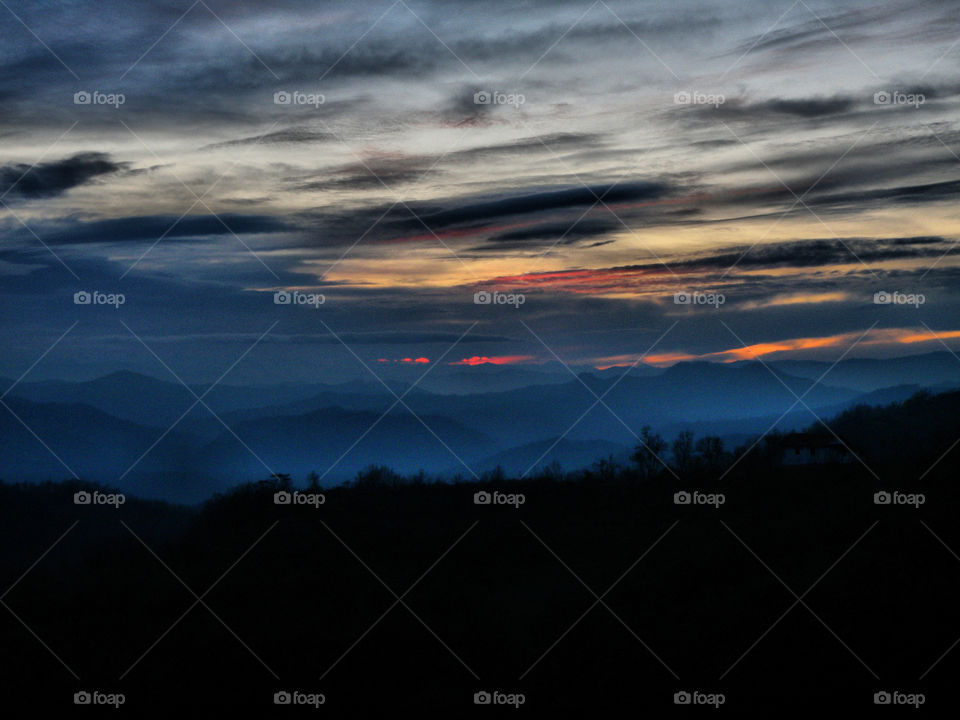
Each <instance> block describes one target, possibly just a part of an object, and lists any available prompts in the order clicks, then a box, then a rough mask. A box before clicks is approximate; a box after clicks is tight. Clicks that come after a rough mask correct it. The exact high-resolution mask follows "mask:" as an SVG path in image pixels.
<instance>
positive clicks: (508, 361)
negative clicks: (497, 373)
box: [450, 355, 534, 366]
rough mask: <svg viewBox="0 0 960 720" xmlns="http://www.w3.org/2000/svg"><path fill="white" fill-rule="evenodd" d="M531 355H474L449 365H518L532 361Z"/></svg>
mask: <svg viewBox="0 0 960 720" xmlns="http://www.w3.org/2000/svg"><path fill="white" fill-rule="evenodd" d="M533 359H534V357H533V355H495V356H494V357H487V356H486V355H483V356H480V355H474V356H473V357H469V358H463V359H462V360H458V361H457V362H452V363H450V364H451V365H471V366H472V365H518V364H521V363H525V362H529V361H531V360H533Z"/></svg>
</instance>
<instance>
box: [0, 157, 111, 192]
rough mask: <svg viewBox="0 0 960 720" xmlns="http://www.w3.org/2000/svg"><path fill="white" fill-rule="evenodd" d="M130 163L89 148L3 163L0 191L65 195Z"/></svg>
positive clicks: (0, 171) (0, 169)
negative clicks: (51, 158)
mask: <svg viewBox="0 0 960 720" xmlns="http://www.w3.org/2000/svg"><path fill="white" fill-rule="evenodd" d="M126 166H127V164H126V163H116V162H113V161H112V160H111V159H110V156H109V155H107V154H106V153H98V152H86V153H78V154H76V155H73V156H72V157H69V158H65V159H63V160H58V161H56V162H50V163H39V164H37V165H33V166H30V165H25V164H18V165H5V166H2V167H0V194H3V195H6V196H7V197H19V198H22V199H25V200H35V199H38V198H49V197H56V196H58V195H63V194H64V193H65V192H67V191H68V190H70V189H71V188H75V187H78V186H80V185H84V184H86V183H88V182H90V181H91V180H94V179H95V178H97V177H100V176H102V175H110V174H112V173H116V172H119V171H120V170H122V169H124V168H125V167H126Z"/></svg>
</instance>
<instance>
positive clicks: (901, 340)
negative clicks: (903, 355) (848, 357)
mask: <svg viewBox="0 0 960 720" xmlns="http://www.w3.org/2000/svg"><path fill="white" fill-rule="evenodd" d="M861 335H862V333H859V332H850V333H841V334H838V335H827V336H824V337H803V338H790V339H786V340H777V341H774V342H764V343H756V344H754V345H747V346H746V347H735V348H730V349H729V350H720V351H717V352H711V353H703V354H699V355H697V354H692V353H686V352H680V351H677V352H667V353H660V354H657V355H647V356H646V357H644V358H643V359H642V361H641V362H644V363H646V364H648V365H655V366H657V367H666V366H668V365H673V364H675V363H678V362H687V361H690V360H710V361H717V362H726V363H731V362H737V361H740V360H754V359H756V358H762V357H765V356H767V355H774V354H776V353H784V352H803V351H805V350H818V349H822V348H830V347H843V348H847V347H849V346H851V345H852V344H853V343H854V342H855V341H856V340H857V339H858V338H860V336H861ZM957 338H960V330H945V331H941V332H937V333H936V334H934V333H931V332H930V331H929V330H926V329H923V330H920V329H917V328H884V329H876V330H870V331H869V332H868V333H867V334H866V335H864V336H863V339H862V340H861V341H860V342H859V345H860V346H871V347H876V346H883V345H887V346H896V345H912V344H915V343H931V342H940V341H945V340H955V339H957ZM639 357H640V356H638V355H633V356H630V355H613V356H610V357H603V358H596V359H595V360H594V361H593V364H594V367H596V368H597V369H598V370H606V369H608V368H612V367H629V366H631V365H634V364H636V363H637V362H638V359H639Z"/></svg>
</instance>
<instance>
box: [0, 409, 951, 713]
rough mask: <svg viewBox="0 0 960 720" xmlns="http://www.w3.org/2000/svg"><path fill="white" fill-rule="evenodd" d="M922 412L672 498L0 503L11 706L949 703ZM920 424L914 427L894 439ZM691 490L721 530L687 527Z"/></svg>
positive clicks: (946, 521) (373, 482)
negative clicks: (845, 453) (809, 461)
mask: <svg viewBox="0 0 960 720" xmlns="http://www.w3.org/2000/svg"><path fill="white" fill-rule="evenodd" d="M938 397H941V396H938ZM911 402H912V403H927V405H925V406H922V407H921V406H920V405H915V406H911V405H910V403H911ZM933 402H940V403H943V402H947V401H945V400H943V399H942V398H941V399H937V398H933V399H931V398H926V399H923V398H921V399H920V400H915V401H909V402H908V403H905V404H902V405H898V406H896V407H895V408H890V409H888V410H887V411H885V412H886V414H880V413H879V411H877V412H866V411H860V412H859V414H857V413H856V412H855V413H851V414H849V415H847V416H845V417H841V418H838V419H837V421H836V423H835V426H836V427H837V428H841V427H844V428H846V429H847V431H848V432H849V433H850V434H851V435H854V436H855V435H856V434H857V433H858V432H860V433H861V434H864V439H863V441H862V443H861V447H863V446H864V445H867V446H868V445H869V444H870V443H869V442H867V440H869V439H870V438H872V439H873V440H874V441H876V442H875V444H874V446H873V447H866V449H865V450H864V453H869V454H868V455H866V457H864V458H863V459H864V460H865V462H866V464H867V466H865V465H864V464H861V463H860V462H856V461H852V462H844V463H835V464H829V465H817V466H807V467H787V466H784V465H782V464H779V463H778V462H777V461H776V459H775V458H771V457H770V456H768V455H765V454H764V452H763V450H764V448H766V447H767V446H766V445H762V446H761V447H760V448H759V449H758V450H757V451H755V452H753V453H751V454H750V456H748V458H747V459H746V460H745V461H743V462H741V463H739V464H738V465H737V467H736V469H735V470H734V471H733V472H731V473H729V474H726V476H725V477H723V479H722V480H720V479H718V478H719V475H721V474H722V473H720V472H715V471H711V470H710V469H709V468H708V467H706V466H704V465H703V464H697V463H695V462H694V463H692V464H690V465H689V467H686V468H684V470H685V474H683V475H682V476H681V477H680V478H679V479H675V478H674V477H672V476H671V475H670V474H669V473H667V472H666V471H660V472H653V473H650V474H649V477H646V478H644V477H643V474H642V473H641V472H640V471H639V470H638V469H637V468H616V467H612V468H611V467H607V466H604V465H603V464H599V465H597V466H595V467H594V468H593V469H592V470H591V471H588V472H584V473H580V474H577V475H575V476H556V477H550V476H546V475H545V476H543V477H540V478H538V479H536V480H530V481H523V482H520V481H511V480H506V479H500V478H496V477H487V478H485V479H484V481H483V482H473V483H460V484H443V485H441V484H429V483H423V484H421V483H419V482H417V481H416V480H415V479H414V480H409V479H407V480H403V479H399V478H395V477H392V476H390V475H389V473H386V472H384V471H372V472H370V473H367V474H366V475H364V476H362V477H360V478H359V479H358V481H357V482H356V483H354V484H353V485H352V486H350V487H344V488H334V489H327V490H323V491H321V490H320V489H314V490H312V491H311V490H308V489H306V488H305V487H300V488H299V492H302V493H310V492H314V493H316V492H323V499H324V502H323V504H322V505H319V506H312V505H310V504H301V505H294V504H289V505H285V504H280V505H278V504H276V503H275V493H277V492H287V491H292V490H293V489H294V488H293V487H292V486H291V485H289V483H288V481H287V479H286V478H283V477H279V478H274V479H272V480H270V481H268V482H264V483H259V484H254V485H247V486H243V487H240V488H238V489H237V490H235V491H233V492H231V493H230V494H227V495H221V496H218V497H216V498H214V499H212V500H211V501H209V502H207V503H206V504H204V505H203V506H200V507H197V508H185V507H179V506H173V505H166V504H162V503H152V502H144V501H139V500H136V499H134V498H126V502H125V503H124V504H123V505H122V506H120V507H118V508H114V507H112V506H110V505H101V506H94V505H93V504H91V505H77V504H75V503H74V493H76V492H79V491H82V488H83V487H84V486H82V485H80V484H76V483H63V484H53V483H51V484H46V485H12V484H5V485H0V542H2V553H0V579H2V585H3V587H2V588H0V591H2V592H3V593H4V594H3V596H2V600H3V605H4V606H5V607H4V608H0V611H2V612H0V644H2V649H3V650H2V654H0V662H2V668H0V671H2V676H3V678H4V681H3V684H2V693H3V696H4V697H3V698H2V701H3V703H4V706H5V707H8V708H16V707H21V706H22V707H26V708H32V710H33V711H34V712H35V711H38V710H40V709H42V708H45V707H50V708H59V709H60V710H63V709H69V708H72V707H73V704H74V697H75V693H78V692H89V693H91V698H92V699H93V701H94V702H109V701H110V700H111V696H113V695H116V694H122V696H123V701H124V704H123V707H122V708H121V713H123V712H126V713H129V714H132V715H135V716H142V715H149V714H151V713H152V711H153V710H156V709H159V708H167V707H170V708H182V709H187V710H188V709H189V708H190V707H204V708H217V707H220V708H228V707H230V708H232V707H245V708H252V709H255V710H256V712H255V716H264V717H273V716H280V715H281V714H286V712H287V711H291V712H296V711H297V710H299V711H301V712H307V711H308V710H309V712H314V711H315V710H314V708H309V707H304V706H302V705H301V706H300V707H299V708H284V707H278V706H276V705H275V704H274V698H275V694H276V693H279V692H289V693H291V696H290V697H291V698H292V699H293V701H294V703H296V702H301V703H302V702H311V701H315V702H319V700H320V696H321V695H322V699H323V701H324V703H323V705H322V706H321V707H320V708H319V710H318V711H317V712H318V713H325V714H327V715H333V716H335V717H339V716H350V715H354V714H357V713H360V712H361V711H362V710H365V709H377V708H379V709H381V710H386V711H389V710H392V709H400V708H412V709H414V710H415V711H418V712H420V713H422V714H432V713H433V712H434V711H442V714H443V715H444V716H451V717H456V716H458V715H460V714H473V713H481V714H483V713H490V712H497V711H498V709H497V708H489V707H484V706H482V705H475V696H476V694H477V693H483V692H489V693H491V694H493V693H502V694H500V695H491V698H492V700H493V702H494V703H498V702H499V703H503V702H507V703H509V702H513V703H519V702H520V701H521V699H522V702H523V704H522V706H521V708H520V711H521V712H535V713H538V712H540V711H557V712H558V713H560V714H561V716H562V711H564V710H565V709H568V708H571V707H576V708H594V709H596V710H598V711H599V710H601V709H603V708H612V707H616V706H619V707H621V708H624V707H626V708H633V711H634V712H640V713H642V712H645V711H649V710H658V709H659V710H669V711H674V710H679V711H683V710H685V708H682V707H677V706H676V705H675V695H676V694H677V693H683V692H687V693H690V694H691V695H690V697H691V699H692V700H693V702H694V703H703V702H708V703H709V702H720V701H721V700H722V701H723V707H724V709H727V710H735V711H740V710H745V709H770V710H776V709H780V708H791V709H792V708H797V707H806V708H810V709H836V708H838V707H843V708H854V709H856V708H859V709H860V710H861V711H865V712H871V711H873V710H875V709H876V707H875V696H876V694H877V693H889V694H890V695H889V696H887V695H880V696H878V697H877V699H878V700H880V701H883V700H885V699H887V698H888V697H889V698H890V700H891V704H898V703H900V704H902V703H909V702H920V701H921V700H922V701H923V707H922V709H930V708H935V707H938V706H939V707H941V708H946V707H954V706H955V704H956V693H957V690H956V678H957V676H958V672H960V649H957V648H955V647H954V646H955V644H956V643H957V640H958V638H960V614H958V612H957V608H958V600H960V557H958V555H957V553H958V552H960V529H958V525H957V522H956V518H957V508H958V507H960V493H958V491H957V483H956V471H957V462H956V461H955V460H954V459H953V454H952V453H950V454H948V455H947V456H946V457H945V458H944V459H943V460H941V461H940V462H939V463H937V464H936V466H935V467H934V469H933V470H932V471H930V472H927V471H928V468H929V467H930V465H931V464H932V463H933V461H934V460H936V458H937V457H938V456H939V455H941V454H942V452H943V450H945V449H946V448H947V447H949V445H950V442H949V441H948V438H950V432H952V430H953V429H955V428H953V425H952V424H947V425H944V426H943V427H939V428H931V426H930V423H931V422H933V421H932V420H929V418H933V417H942V416H935V415H934V414H932V413H933V410H932V408H931V407H930V403H933ZM953 402H956V399H954V400H953ZM911 407H912V409H911ZM948 409H950V410H951V412H952V409H951V408H948ZM920 410H923V411H924V412H927V413H928V414H927V415H926V417H927V418H928V420H927V421H926V425H925V426H924V427H923V428H920V427H914V428H913V429H911V427H910V426H909V425H904V424H898V423H902V422H904V418H906V417H908V416H909V415H910V413H911V412H919V411H920ZM953 417H960V415H954V416H953ZM884 418H886V420H885V421H884V422H886V421H889V422H893V423H894V429H890V428H889V427H887V426H886V425H884V422H881V421H882V420H883V419H884ZM918 422H919V421H918ZM936 422H941V421H940V420H937V421H936ZM953 422H955V421H953ZM884 427H887V430H886V431H885V430H884ZM897 428H899V429H897ZM884 432H887V434H888V436H885V435H884V434H883V433H884ZM911 433H923V435H924V437H926V438H927V440H928V445H923V444H922V443H921V442H920V440H919V439H918V438H916V437H913V436H912V435H911ZM896 443H901V450H899V451H894V449H895V448H894V447H893V445H896ZM891 444H893V445H891ZM882 450H886V451H887V455H886V457H884V456H883V452H882ZM731 457H733V456H731ZM874 474H876V476H877V477H874ZM921 476H922V479H921ZM87 489H88V490H90V491H93V490H96V489H95V488H87ZM99 491H100V492H104V493H108V492H109V491H108V490H106V489H103V488H100V489H99ZM681 491H688V492H691V493H692V492H694V491H698V492H700V493H702V495H697V496H696V497H697V498H698V499H699V500H701V501H704V502H714V503H715V505H717V504H718V506H715V505H710V504H703V505H695V504H677V503H676V502H675V493H677V492H681ZM478 492H488V493H503V494H504V495H498V496H495V497H496V499H495V500H494V502H493V503H491V504H477V503H476V502H475V493H478ZM878 492H889V493H891V496H890V497H891V498H892V502H891V503H889V504H883V503H881V504H878V503H877V502H876V501H875V493H878ZM717 493H720V494H722V500H723V502H722V504H719V503H720V500H721V498H720V497H717V496H716V494H717ZM896 493H902V494H900V495H898V494H896ZM520 495H522V501H523V502H522V504H519V503H520V500H521V498H520ZM281 497H285V496H281ZM481 497H485V496H481ZM880 497H881V499H883V498H884V497H885V496H880ZM99 499H100V501H105V502H109V498H104V497H102V496H101V497H100V498H99ZM298 500H299V501H301V502H304V503H306V502H309V498H304V497H303V496H298ZM316 502H319V500H317V501H316ZM497 502H503V503H511V502H512V503H514V504H513V505H511V504H496V503H497ZM911 503H912V504H911ZM58 538H59V541H58ZM8 588H9V589H8ZM94 693H102V694H101V695H94ZM294 693H301V694H300V695H295V694H294ZM697 693H700V694H697ZM521 696H522V697H521ZM83 697H84V696H81V699H82V698H83ZM283 697H285V696H281V699H282V698H283ZM686 697H687V696H685V695H680V696H679V699H681V700H682V699H685V698H686ZM485 698H486V696H484V695H481V696H479V698H478V699H480V700H483V699H485ZM113 700H117V698H115V697H114V698H113ZM508 708H509V709H510V711H511V712H513V709H512V707H510V706H509V705H508ZM100 709H101V711H103V712H106V711H107V709H108V708H100ZM698 709H699V710H700V711H702V712H708V711H709V710H710V708H707V707H702V708H694V710H698ZM109 710H110V712H111V713H113V710H112V709H109ZM501 710H502V708H501ZM621 712H622V711H621ZM10 716H11V717H13V716H17V717H25V716H27V715H20V714H17V713H14V714H13V715H10Z"/></svg>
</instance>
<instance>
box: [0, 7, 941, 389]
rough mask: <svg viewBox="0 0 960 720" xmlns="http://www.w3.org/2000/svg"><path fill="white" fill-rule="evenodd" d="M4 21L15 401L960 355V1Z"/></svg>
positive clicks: (114, 13) (1, 225) (6, 282)
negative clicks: (73, 392) (23, 395)
mask: <svg viewBox="0 0 960 720" xmlns="http://www.w3.org/2000/svg"><path fill="white" fill-rule="evenodd" d="M0 17H2V18H3V22H2V23H0V238H2V244H0V295H2V303H0V337H2V338H3V345H4V350H5V352H4V353H3V354H2V357H0V375H3V376H5V377H10V378H12V379H16V378H17V377H19V376H20V375H21V374H22V373H24V372H25V371H27V370H28V369H29V370H30V372H31V379H38V378H42V377H78V378H79V377H92V376H96V375H99V374H103V373H105V372H109V371H111V370H113V369H118V368H126V369H134V370H138V371H142V372H148V373H151V374H156V375H160V376H163V375H164V374H166V373H168V372H169V373H171V374H172V373H176V374H177V375H178V376H180V377H182V378H184V379H186V380H188V381H198V382H199V381H204V382H208V381H212V380H215V379H218V378H220V377H221V376H222V375H223V374H224V372H226V371H229V373H230V377H231V379H232V380H246V381H260V382H268V381H275V382H279V381H285V380H323V381H336V380H337V379H343V378H350V377H364V376H366V377H367V378H368V379H369V377H370V374H371V372H373V373H377V374H380V373H387V374H389V373H391V372H399V371H400V370H401V369H403V368H407V367H408V366H409V369H410V371H411V372H416V373H420V372H422V371H423V368H424V367H429V366H432V365H437V364H439V365H442V366H447V367H456V368H461V369H463V370H464V371H468V370H469V369H470V368H473V367H476V366H477V365H482V364H497V365H528V366H530V367H531V368H546V367H554V366H559V365H561V364H564V365H568V366H570V367H572V368H608V367H629V366H631V365H634V364H636V363H647V364H651V365H658V366H664V365H669V364H671V363H674V362H678V361H685V360H695V359H702V360H712V361H717V362H731V361H736V360H744V359H752V358H754V357H761V358H764V359H770V360H778V359H783V358H810V359H821V360H824V359H827V360H836V359H838V358H840V357H884V356H890V355H902V354H908V353H919V352H931V351H937V350H943V349H944V348H945V347H947V348H951V349H953V350H958V349H960V312H958V309H960V303H958V300H960V298H958V292H960V283H958V282H957V279H958V277H957V273H958V263H957V252H956V248H955V245H956V242H957V239H958V238H960V213H958V208H957V197H958V194H960V134H958V129H960V127H958V121H960V112H958V109H960V106H958V99H960V80H958V79H957V78H958V77H960V75H958V68H960V14H958V13H957V12H956V3H954V2H939V1H932V0H927V1H922V0H921V1H917V0H910V1H909V2H905V1H904V2H901V1H895V2H856V1H853V2H842V3H841V2H817V1H815V0H797V1H796V2H790V1H789V0H782V1H779V2H757V1H752V2H731V1H727V2H711V1H710V0H696V1H695V2H693V1H689V0H673V1H671V2H645V1H637V0H635V1H634V2H618V1H616V0H602V1H599V2H593V3H591V2H589V1H586V0H582V1H581V0H578V1H574V0H540V1H538V2H524V1H519V0H509V1H508V0H483V1H482V2H481V1H480V0H476V1H474V0H458V1H456V2H452V1H447V2H424V1H416V0H399V1H398V2H392V3H391V2H388V1H384V2H368V1H367V0H351V1H350V2H336V1H334V2H317V1H313V2H306V1H302V2H300V1H286V2H267V1H262V2H260V1H250V2H238V1H235V0H234V1H230V2H226V1H219V0H198V1H197V2H193V3H191V2H190V1H189V0H183V1H181V2H162V3H161V2H153V1H152V0H144V1H143V2H137V3H128V2H120V1H119V0H104V1H103V2H98V3H96V4H95V5H93V4H91V3H89V2H86V3H84V2H63V1H60V2H29V1H24V2H12V1H11V0H2V1H0ZM78 293H80V294H81V295H79V296H78V295H77V294H78ZM83 293H89V294H90V295H89V297H91V298H93V301H92V302H90V303H88V304H84V303H82V302H80V303H78V298H80V299H82V298H83V297H84V296H83V295H82V294H83ZM277 293H281V295H277ZM283 293H286V295H284V294H283ZM878 293H880V295H878ZM284 299H289V300H290V302H282V300H284ZM485 300H490V302H484V301H485ZM885 300H891V301H890V302H884V301H885Z"/></svg>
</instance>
